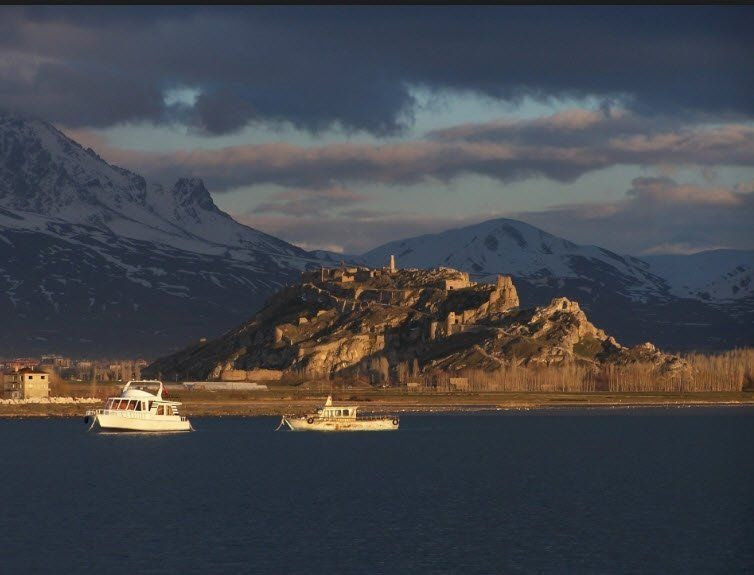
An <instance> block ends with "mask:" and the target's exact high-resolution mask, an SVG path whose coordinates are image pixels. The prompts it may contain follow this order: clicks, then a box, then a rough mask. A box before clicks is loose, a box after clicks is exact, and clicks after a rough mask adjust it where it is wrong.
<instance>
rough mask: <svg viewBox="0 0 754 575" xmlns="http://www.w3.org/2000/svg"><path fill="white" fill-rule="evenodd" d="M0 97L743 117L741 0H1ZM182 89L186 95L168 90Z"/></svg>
mask: <svg viewBox="0 0 754 575" xmlns="http://www.w3.org/2000/svg"><path fill="white" fill-rule="evenodd" d="M0 14H2V18H0V62H1V63H0V107H5V108H9V109H11V110H13V111H18V112H22V113H26V114H33V115H37V116H40V117H42V118H44V119H48V120H51V121H54V122H56V123H61V124H64V125H67V126H70V127H95V126H96V127H103V126H110V125H113V124H115V123H119V122H138V121H148V122H154V123H161V122H173V121H180V122H183V123H186V124H188V125H190V126H192V127H193V128H194V129H196V130H199V131H204V132H206V133H209V134H220V133H227V132H232V131H234V130H238V129H240V128H242V127H243V126H245V125H247V124H249V123H250V122H255V121H267V122H281V121H283V122H290V123H292V124H294V125H295V126H297V127H299V128H303V129H307V130H313V131H317V130H323V129H327V128H331V127H342V128H345V129H356V130H366V131H369V132H372V133H374V134H386V133H394V132H396V131H399V130H400V129H401V128H402V127H403V126H405V125H406V124H407V123H410V120H411V117H412V112H413V106H414V101H413V97H412V95H411V94H412V93H411V88H412V87H422V88H426V89H428V90H430V91H443V90H446V91H447V90H450V91H457V92H474V93H477V94H480V95H484V96H488V97H491V98H494V99H498V100H505V101H509V102H516V101H519V100H520V99H522V98H523V97H525V96H528V97H533V98H538V99H548V98H572V97H586V96H596V97H598V98H605V99H613V100H618V101H621V102H623V105H624V106H627V107H629V108H630V109H632V110H634V111H640V112H642V113H648V112H649V113H652V114H656V113H661V114H664V115H673V116H684V115H699V114H711V115H715V116H725V115H732V116H737V117H747V118H751V117H752V115H754V99H752V98H751V94H752V93H754V59H753V58H751V54H752V53H754V40H753V39H752V38H753V36H752V34H751V28H752V24H754V10H753V9H752V8H751V7H747V6H740V7H732V6H724V7H686V8H678V7H665V8H658V7H636V8H626V7H621V8H611V7H603V8H597V7H588V8H574V7H562V8H558V7H539V8H522V7H475V8H399V7H383V8H376V7H372V8H369V7H358V8H355V7H351V8H348V7H323V8H271V7H246V8H243V7H240V8H209V7H198V8H165V7H133V8H125V7H119V8H96V7H86V8H76V7H47V8H43V7H34V8H2V9H0ZM180 88H187V89H192V90H195V91H196V93H197V94H198V96H197V98H196V102H195V103H194V105H180V104H176V103H173V104H172V105H171V104H168V103H166V101H165V94H166V93H167V92H168V91H170V90H175V89H180Z"/></svg>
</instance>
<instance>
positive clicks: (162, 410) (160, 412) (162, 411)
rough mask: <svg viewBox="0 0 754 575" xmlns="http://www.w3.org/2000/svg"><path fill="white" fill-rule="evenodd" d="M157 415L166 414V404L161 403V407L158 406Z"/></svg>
mask: <svg viewBox="0 0 754 575" xmlns="http://www.w3.org/2000/svg"><path fill="white" fill-rule="evenodd" d="M157 415H165V406H163V405H160V406H159V407H158V408H157Z"/></svg>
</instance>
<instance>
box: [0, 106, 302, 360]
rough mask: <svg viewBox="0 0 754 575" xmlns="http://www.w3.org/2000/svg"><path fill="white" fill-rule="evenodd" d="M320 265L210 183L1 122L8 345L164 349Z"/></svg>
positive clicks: (225, 322) (0, 306)
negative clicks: (137, 166) (223, 205)
mask: <svg viewBox="0 0 754 575" xmlns="http://www.w3.org/2000/svg"><path fill="white" fill-rule="evenodd" d="M314 262H316V259H315V257H314V256H313V255H311V254H309V253H308V252H306V251H304V250H302V249H300V248H297V247H295V246H293V245H291V244H288V243H286V242H284V241H282V240H280V239H277V238H275V237H272V236H270V235H267V234H265V233H262V232H260V231H258V230H254V229H252V228H249V227H247V226H244V225H242V224H239V223H238V222H236V221H235V220H233V219H232V218H231V217H230V216H229V215H227V214H225V213H224V212H222V211H221V210H219V209H218V208H217V206H215V204H214V202H213V201H212V197H211V196H210V194H209V193H208V191H207V190H206V188H205V187H204V185H203V183H202V182H201V180H198V179H181V180H179V181H178V182H176V183H175V185H173V186H172V187H167V188H163V187H162V186H160V185H159V184H153V183H148V182H146V180H145V179H144V178H142V177H141V176H139V175H137V174H134V173H132V172H129V171H127V170H124V169H121V168H118V167H116V166H112V165H110V164H108V163H107V162H105V161H104V160H103V159H102V158H100V157H99V156H97V154H96V153H95V152H93V151H92V150H85V149H84V148H82V147H81V146H80V145H78V144H77V143H76V142H74V141H73V140H71V139H69V138H67V137H66V136H65V135H64V134H62V133H61V132H59V131H58V130H56V129H55V128H54V127H52V126H51V125H49V124H47V123H45V122H43V121H40V120H27V119H22V118H19V117H15V116H0V312H2V316H3V318H4V324H5V325H4V329H3V330H2V331H0V348H4V349H2V351H3V352H4V353H7V354H12V353H16V352H18V353H27V352H28V353H30V352H33V351H35V350H36V349H39V350H47V351H49V350H50V348H51V347H54V348H55V349H59V350H60V351H70V352H75V353H91V354H102V353H121V354H123V353H134V352H138V353H144V354H148V355H154V354H156V353H161V352H163V351H167V350H169V349H171V348H173V347H175V346H181V345H184V344H185V343H186V341H188V340H189V339H191V338H194V337H200V336H204V335H206V336H212V335H215V334H216V333H217V332H218V331H222V330H224V329H227V328H229V327H231V326H232V325H234V324H235V323H236V322H237V321H238V318H241V317H245V316H246V315H248V313H250V312H252V311H254V310H255V309H256V307H258V306H259V305H260V304H261V303H262V301H263V300H264V299H265V298H266V297H267V296H268V295H269V294H270V293H271V292H274V291H276V290H277V289H279V288H280V286H282V285H284V284H286V283H288V282H289V281H293V280H296V279H298V277H299V272H300V271H301V270H302V269H304V268H305V267H306V266H307V265H313V264H314Z"/></svg>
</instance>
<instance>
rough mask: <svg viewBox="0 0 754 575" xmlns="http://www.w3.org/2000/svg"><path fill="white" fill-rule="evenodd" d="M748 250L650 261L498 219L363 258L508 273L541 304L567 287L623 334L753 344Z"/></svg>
mask: <svg viewBox="0 0 754 575" xmlns="http://www.w3.org/2000/svg"><path fill="white" fill-rule="evenodd" d="M746 253H747V252H739V253H737V254H736V255H735V256H734V255H732V254H727V253H708V254H706V255H705V254H697V255H696V256H662V257H652V258H647V259H646V260H645V259H639V258H636V257H633V256H625V255H620V254H616V253H614V252H611V251H609V250H606V249H603V248H600V247H597V246H585V245H578V244H575V243H573V242H570V241H568V240H566V239H563V238H559V237H556V236H553V235H551V234H548V233H547V232H544V231H543V230H540V229H538V228H536V227H534V226H531V225H529V224H526V223H523V222H520V221H516V220H510V219H495V220H490V221H486V222H482V223H480V224H475V225H472V226H467V227H463V228H458V229H452V230H447V231H445V232H442V233H438V234H427V235H423V236H418V237H415V238H409V239H405V240H398V241H394V242H390V243H387V244H384V245H382V246H380V247H378V248H376V249H374V250H371V251H369V252H367V253H366V254H364V255H363V256H362V258H363V259H364V260H365V261H366V262H367V263H368V264H369V265H385V262H386V261H387V259H388V258H389V256H390V254H394V255H395V257H396V262H397V264H398V265H399V266H402V267H416V268H430V267H435V266H448V267H452V268H457V269H461V270H464V271H467V272H469V273H470V274H472V277H473V278H474V279H476V280H477V281H493V279H494V277H495V275H496V274H498V273H503V274H508V275H512V276H513V277H514V279H515V281H516V282H517V285H520V286H521V287H520V289H519V294H520V297H521V299H522V304H525V305H541V304H543V303H546V302H547V301H549V299H550V298H552V297H554V296H556V295H565V296H567V297H571V298H573V299H576V300H578V301H579V302H580V303H581V304H582V305H583V307H584V308H585V309H587V310H588V311H589V313H590V314H591V315H592V316H593V317H594V318H595V321H597V322H598V323H600V324H603V325H605V326H606V328H607V329H608V331H610V332H614V333H616V334H617V335H618V336H620V337H621V338H623V339H624V340H626V341H628V342H630V343H638V342H640V341H645V340H650V339H652V340H656V341H658V342H659V343H660V344H661V345H662V346H664V347H668V348H671V349H672V348H683V347H712V348H714V347H726V346H731V345H743V344H750V343H754V334H752V333H751V330H750V328H749V327H748V322H749V321H750V320H751V315H752V308H754V306H753V305H752V299H751V292H750V291H748V290H750V289H751V288H750V280H749V278H750V276H751V269H752V266H751V260H750V259H749V260H747V259H746V257H745V256H744V255H742V254H746ZM684 258H688V259H684Z"/></svg>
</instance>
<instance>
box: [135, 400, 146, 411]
mask: <svg viewBox="0 0 754 575" xmlns="http://www.w3.org/2000/svg"><path fill="white" fill-rule="evenodd" d="M143 403H144V402H143V401H137V402H136V411H141V409H142V408H141V406H142V404H143Z"/></svg>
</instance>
